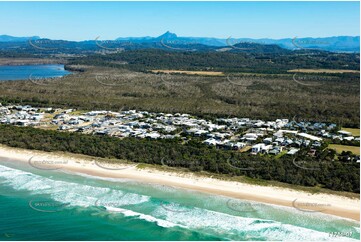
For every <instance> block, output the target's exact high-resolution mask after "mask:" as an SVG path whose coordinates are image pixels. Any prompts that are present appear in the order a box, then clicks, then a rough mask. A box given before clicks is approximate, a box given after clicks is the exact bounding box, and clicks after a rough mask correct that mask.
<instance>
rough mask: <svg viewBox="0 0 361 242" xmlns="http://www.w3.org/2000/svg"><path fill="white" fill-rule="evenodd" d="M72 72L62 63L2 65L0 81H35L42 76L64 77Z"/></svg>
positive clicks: (0, 67)
mask: <svg viewBox="0 0 361 242" xmlns="http://www.w3.org/2000/svg"><path fill="white" fill-rule="evenodd" d="M70 73H71V72H69V71H66V70H65V69H64V65H60V64H51V65H14V66H12V65H9V66H0V81H5V80H9V81H15V80H33V81H34V82H35V81H38V80H39V79H41V78H53V77H62V76H65V75H68V74H70Z"/></svg>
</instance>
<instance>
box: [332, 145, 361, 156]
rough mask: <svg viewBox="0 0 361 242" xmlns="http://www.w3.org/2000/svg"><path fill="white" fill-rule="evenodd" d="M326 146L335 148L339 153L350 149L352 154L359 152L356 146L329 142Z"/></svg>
mask: <svg viewBox="0 0 361 242" xmlns="http://www.w3.org/2000/svg"><path fill="white" fill-rule="evenodd" d="M328 148H330V149H335V150H336V152H337V153H341V152H342V151H351V152H352V153H354V154H357V155H359V154H360V147H358V146H349V145H336V144H330V145H329V146H328Z"/></svg>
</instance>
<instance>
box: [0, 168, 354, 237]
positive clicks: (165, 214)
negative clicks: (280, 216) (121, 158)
mask: <svg viewBox="0 0 361 242" xmlns="http://www.w3.org/2000/svg"><path fill="white" fill-rule="evenodd" d="M0 178H4V179H5V181H4V182H5V183H4V184H7V185H10V186H12V187H13V188H14V189H17V190H27V191H30V192H31V193H33V194H48V195H49V196H50V197H51V198H52V199H54V200H56V201H58V202H63V203H69V204H70V205H71V206H81V207H88V206H94V205H99V206H103V207H105V208H106V210H107V211H108V212H117V213H122V214H123V215H124V216H126V217H134V218H136V219H141V220H145V221H148V222H154V223H156V224H157V225H158V226H162V227H166V228H167V227H168V228H169V227H175V226H178V227H184V228H188V229H191V230H199V231H203V232H206V233H211V234H216V235H219V236H222V237H224V236H226V237H227V238H230V239H238V238H245V239H257V238H258V239H260V240H264V239H267V240H313V241H322V240H327V241H331V240H334V241H355V240H353V239H350V238H345V237H329V234H328V233H326V232H319V231H316V230H312V229H308V228H303V227H299V226H295V225H291V224H285V223H282V222H278V221H273V220H266V219H255V218H245V217H240V216H236V215H232V214H226V213H221V212H216V211H211V210H207V209H204V208H197V207H193V208H189V207H188V206H187V207H182V205H178V204H177V203H171V204H170V205H167V206H170V208H174V209H175V210H176V211H172V210H171V209H164V207H162V206H156V207H155V209H154V210H153V211H152V212H151V215H148V214H143V213H141V212H135V211H132V210H128V209H124V208H119V206H122V205H131V204H132V205H136V204H142V203H146V202H149V203H151V200H150V197H149V196H144V195H140V194H136V193H125V192H123V191H121V190H117V189H111V188H109V187H102V186H96V185H94V184H92V185H91V186H90V185H86V184H78V183H74V182H65V181H59V180H52V179H49V178H45V177H42V176H39V175H36V174H32V173H29V172H25V171H21V170H16V169H12V168H8V167H5V166H1V165H0ZM204 202H206V201H204ZM97 203H98V204H97ZM110 204H112V205H115V206H111V205H110ZM177 210H181V211H185V210H186V211H187V212H177ZM292 214H295V215H296V214H297V213H292ZM290 216H292V215H290ZM311 220H312V219H311ZM325 221H327V220H325ZM350 229H353V227H351V226H350ZM355 229H356V228H355ZM355 232H356V231H355Z"/></svg>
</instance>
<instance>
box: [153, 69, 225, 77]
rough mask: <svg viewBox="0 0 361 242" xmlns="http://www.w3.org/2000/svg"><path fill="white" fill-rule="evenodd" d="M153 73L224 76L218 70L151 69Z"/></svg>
mask: <svg viewBox="0 0 361 242" xmlns="http://www.w3.org/2000/svg"><path fill="white" fill-rule="evenodd" d="M152 72H153V73H165V74H187V75H203V76H224V73H223V72H220V71H180V70H152Z"/></svg>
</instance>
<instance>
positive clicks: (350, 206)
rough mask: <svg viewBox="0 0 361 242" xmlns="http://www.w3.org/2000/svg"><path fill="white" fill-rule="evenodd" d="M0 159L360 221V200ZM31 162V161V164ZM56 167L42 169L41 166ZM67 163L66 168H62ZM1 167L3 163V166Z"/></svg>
mask: <svg viewBox="0 0 361 242" xmlns="http://www.w3.org/2000/svg"><path fill="white" fill-rule="evenodd" d="M0 158H5V159H10V160H14V161H17V162H21V163H23V164H28V165H32V166H33V167H38V168H39V169H43V170H46V169H48V170H50V169H55V168H58V169H61V170H64V171H69V172H75V173H81V174H86V175H91V176H95V177H103V178H125V179H131V180H134V181H139V182H144V183H150V184H158V185H165V186H173V187H177V188H182V189H188V190H193V191H197V192H203V193H208V194H214V195H221V196H227V197H230V198H236V199H242V200H248V201H255V202H261V203H266V204H271V205H280V206H285V207H293V208H294V209H298V210H299V211H304V212H305V213H309V214H312V213H315V212H320V213H323V214H329V215H335V216H338V217H341V218H347V219H352V220H356V221H360V199H356V198H355V199H352V198H348V197H343V196H337V195H333V194H326V193H317V194H311V193H308V192H305V191H298V190H292V189H289V188H281V187H275V186H261V185H253V184H246V183H240V182H236V181H225V180H220V179H215V178H212V177H202V176H197V175H196V174H194V173H182V174H180V173H176V172H169V171H161V170H157V169H153V168H142V169H140V168H137V167H136V166H137V165H138V164H134V163H132V164H126V163H122V164H120V165H119V164H111V163H108V164H105V163H103V162H101V163H100V162H99V160H101V158H96V157H89V156H85V155H79V154H70V153H59V152H45V151H38V150H27V149H20V148H12V147H8V146H5V145H0ZM29 160H30V161H29ZM45 161H46V162H48V163H52V164H51V165H47V166H44V165H42V166H41V167H40V165H39V164H41V162H43V164H44V162H45ZM62 162H63V164H61V163H62ZM0 164H1V162H0Z"/></svg>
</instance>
